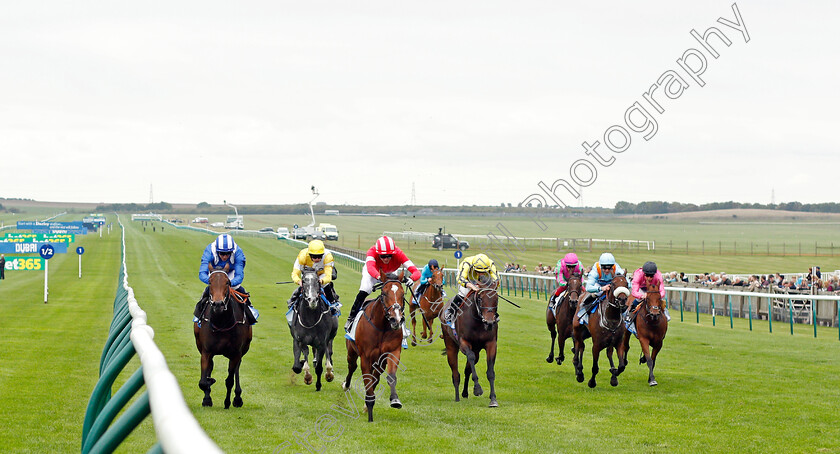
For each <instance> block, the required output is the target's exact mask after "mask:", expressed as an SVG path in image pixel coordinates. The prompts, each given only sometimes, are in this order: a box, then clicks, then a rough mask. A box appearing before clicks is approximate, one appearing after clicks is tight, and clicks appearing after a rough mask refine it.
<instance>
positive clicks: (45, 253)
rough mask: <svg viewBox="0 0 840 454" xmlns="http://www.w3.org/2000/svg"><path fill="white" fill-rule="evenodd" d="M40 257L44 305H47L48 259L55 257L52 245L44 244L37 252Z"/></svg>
mask: <svg viewBox="0 0 840 454" xmlns="http://www.w3.org/2000/svg"><path fill="white" fill-rule="evenodd" d="M38 253H39V254H41V257H42V258H43V259H44V304H47V296H48V295H49V293H50V291H49V283H48V277H49V275H50V259H51V258H53V256H54V255H55V248H54V247H53V246H52V244H49V243H47V244H45V245H43V246H41V248H40V249H39V250H38Z"/></svg>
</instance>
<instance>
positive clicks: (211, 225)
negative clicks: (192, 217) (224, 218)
mask: <svg viewBox="0 0 840 454" xmlns="http://www.w3.org/2000/svg"><path fill="white" fill-rule="evenodd" d="M224 226H225V223H224V222H214V223H212V224H210V227H215V228H221V227H224Z"/></svg>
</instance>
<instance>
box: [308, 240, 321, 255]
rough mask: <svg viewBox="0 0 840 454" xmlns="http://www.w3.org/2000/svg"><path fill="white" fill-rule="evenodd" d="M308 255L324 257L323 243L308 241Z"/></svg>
mask: <svg viewBox="0 0 840 454" xmlns="http://www.w3.org/2000/svg"><path fill="white" fill-rule="evenodd" d="M309 255H324V242H323V241H321V240H312V241H310V242H309Z"/></svg>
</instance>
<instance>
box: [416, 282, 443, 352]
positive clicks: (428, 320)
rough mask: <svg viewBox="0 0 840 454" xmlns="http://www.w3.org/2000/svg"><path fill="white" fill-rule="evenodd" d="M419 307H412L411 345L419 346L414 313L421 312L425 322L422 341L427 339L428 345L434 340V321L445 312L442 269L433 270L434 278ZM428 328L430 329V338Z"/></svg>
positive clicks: (421, 297)
mask: <svg viewBox="0 0 840 454" xmlns="http://www.w3.org/2000/svg"><path fill="white" fill-rule="evenodd" d="M418 303H419V304H420V305H419V307H418V306H412V307H411V345H415V346H416V345H417V336H416V335H415V333H416V332H417V321H416V320H415V319H414V313H415V312H417V310H418V309H419V310H420V314H421V315H422V317H423V318H422V320H423V323H422V324H423V334H422V336H421V339H426V341H427V342H428V343H432V341H433V339H434V337H433V336H434V328H433V326H434V325H433V323H432V321H433V320H434V319H435V318H437V316H438V315H439V314H440V311H441V310H443V306H444V302H443V271H441V269H440V268H435V269H433V270H432V277H431V278H429V286H428V287H426V290H424V291H423V294H422V295H420V299H419V301H418ZM426 328H428V329H429V332H428V336H427V334H426Z"/></svg>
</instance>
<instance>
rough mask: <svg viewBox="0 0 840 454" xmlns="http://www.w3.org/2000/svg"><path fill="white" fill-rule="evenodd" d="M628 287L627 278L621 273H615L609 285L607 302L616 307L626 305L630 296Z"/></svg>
mask: <svg viewBox="0 0 840 454" xmlns="http://www.w3.org/2000/svg"><path fill="white" fill-rule="evenodd" d="M628 287H629V286H628V285H627V278H626V277H624V275H623V274H618V275H616V276H615V277H614V278H613V280H612V284H611V285H610V294H609V297H608V298H607V304H609V305H610V306H613V307H617V308H624V307H625V306H626V305H627V298H629V297H630V289H629V288H628Z"/></svg>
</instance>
